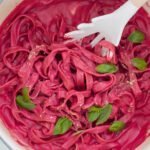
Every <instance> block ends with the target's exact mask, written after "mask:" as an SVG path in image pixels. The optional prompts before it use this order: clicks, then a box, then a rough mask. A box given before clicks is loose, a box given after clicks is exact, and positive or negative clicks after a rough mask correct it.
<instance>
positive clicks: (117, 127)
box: [109, 121, 125, 132]
mask: <svg viewBox="0 0 150 150" xmlns="http://www.w3.org/2000/svg"><path fill="white" fill-rule="evenodd" d="M124 128H125V123H124V122H122V121H115V122H113V124H112V125H111V126H110V127H109V131H111V132H119V131H121V130H123V129H124Z"/></svg>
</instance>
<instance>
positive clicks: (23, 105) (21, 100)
mask: <svg viewBox="0 0 150 150" xmlns="http://www.w3.org/2000/svg"><path fill="white" fill-rule="evenodd" d="M16 103H17V105H18V106H19V107H21V108H24V109H27V110H33V109H34V108H35V107H36V106H35V104H34V103H32V102H25V101H24V98H23V96H21V95H18V96H17V97H16Z"/></svg>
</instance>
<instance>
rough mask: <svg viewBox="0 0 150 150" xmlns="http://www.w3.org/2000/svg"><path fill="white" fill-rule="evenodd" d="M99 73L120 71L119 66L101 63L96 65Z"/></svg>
mask: <svg viewBox="0 0 150 150" xmlns="http://www.w3.org/2000/svg"><path fill="white" fill-rule="evenodd" d="M96 71H97V72H98V73H115V72H117V71H118V67H117V66H116V65H114V64H111V63H105V64H100V65H98V66H97V67H96Z"/></svg>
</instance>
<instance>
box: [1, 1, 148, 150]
mask: <svg viewBox="0 0 150 150" xmlns="http://www.w3.org/2000/svg"><path fill="white" fill-rule="evenodd" d="M124 2H125V0H114V1H112V0H105V1H104V0H32V1H31V0H25V1H24V2H23V3H22V4H21V5H19V6H18V7H17V8H16V9H15V10H14V11H13V12H12V13H11V14H10V16H9V17H8V18H7V19H6V20H5V22H4V23H3V25H2V26H1V27H0V118H1V119H2V120H3V122H4V123H5V125H6V127H7V128H8V129H9V131H10V132H11V134H12V135H13V136H15V137H16V139H17V140H18V142H19V143H21V144H23V145H29V146H30V147H32V148H33V149H34V150H84V149H85V150H134V149H135V148H136V147H137V146H138V145H140V144H141V143H142V142H143V141H144V140H145V139H146V138H147V137H148V136H149V133H148V129H149V128H150V68H149V63H150V18H148V16H147V14H146V13H145V12H144V10H140V11H139V12H138V13H137V14H136V15H135V17H133V18H132V20H131V21H130V22H129V23H128V25H127V26H126V28H125V30H124V33H123V36H122V40H121V42H120V45H119V46H118V47H116V48H115V47H114V46H113V45H111V44H110V43H108V42H107V41H102V42H100V43H99V44H98V45H97V46H96V47H95V48H91V47H90V46H89V43H90V41H91V40H92V39H93V38H94V37H95V35H93V36H90V37H87V38H85V39H83V40H82V41H80V42H68V40H67V39H65V38H64V34H65V33H67V32H69V31H72V30H75V29H76V26H77V25H78V24H79V23H81V22H89V21H90V18H93V17H96V16H99V15H103V14H107V13H111V12H112V11H113V10H115V9H116V8H118V7H119V6H120V5H121V4H123V3H124ZM110 27H111V25H110ZM135 29H138V30H140V31H142V32H144V34H145V36H146V39H145V40H144V41H143V42H142V44H132V43H131V42H129V41H128V40H127V37H128V36H129V35H130V33H131V32H132V31H134V30H135ZM102 47H105V48H109V49H110V50H111V52H112V53H113V57H109V56H108V57H107V56H105V57H102V56H101V55H100V54H101V51H102V50H103V49H102ZM133 57H141V58H144V59H145V60H146V61H147V62H148V68H147V69H146V70H145V71H138V70H137V69H135V68H133V66H132V65H131V63H130V59H131V58H133ZM107 61H109V62H111V63H114V64H116V65H117V66H118V68H119V71H118V72H117V73H115V74H99V73H97V72H96V71H95V67H96V66H97V65H98V64H101V63H104V62H107ZM23 87H29V89H30V98H31V99H32V101H33V102H34V103H35V104H36V108H35V109H34V110H33V111H27V110H25V109H21V108H19V107H18V106H17V105H16V96H17V94H18V92H19V91H20V90H21V89H22V88H23ZM107 103H111V104H112V106H113V112H112V114H111V117H110V119H109V120H108V121H107V122H106V123H105V124H102V125H99V126H95V125H94V124H92V123H89V122H88V120H87V117H86V115H87V110H88V108H89V107H91V106H93V105H98V106H103V105H105V104H107ZM62 116H67V117H68V118H69V119H70V120H72V122H73V126H72V127H71V129H70V130H69V131H68V132H67V133H65V134H64V135H61V136H54V135H53V130H54V126H55V124H56V121H57V119H58V118H59V117H62ZM114 120H122V121H124V122H125V123H126V128H125V129H124V130H123V131H121V132H119V133H113V134H112V133H110V132H109V131H108V127H109V125H110V124H111V123H112V122H113V121H114ZM79 130H84V132H83V133H81V134H78V135H74V133H76V132H77V131H79Z"/></svg>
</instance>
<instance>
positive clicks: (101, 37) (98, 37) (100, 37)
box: [90, 34, 104, 47]
mask: <svg viewBox="0 0 150 150" xmlns="http://www.w3.org/2000/svg"><path fill="white" fill-rule="evenodd" d="M103 38H104V36H103V35H102V34H99V35H98V36H97V37H96V38H95V39H94V40H93V41H92V42H91V43H90V44H91V46H92V47H94V46H95V45H96V44H97V43H98V42H99V41H101V40H102V39H103Z"/></svg>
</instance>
